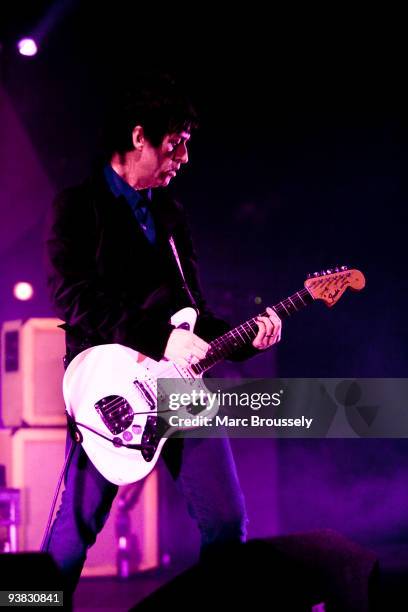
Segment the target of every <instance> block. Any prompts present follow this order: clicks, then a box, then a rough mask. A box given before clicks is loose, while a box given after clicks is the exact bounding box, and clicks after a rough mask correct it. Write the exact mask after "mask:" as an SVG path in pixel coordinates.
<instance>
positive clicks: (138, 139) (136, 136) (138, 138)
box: [132, 125, 145, 152]
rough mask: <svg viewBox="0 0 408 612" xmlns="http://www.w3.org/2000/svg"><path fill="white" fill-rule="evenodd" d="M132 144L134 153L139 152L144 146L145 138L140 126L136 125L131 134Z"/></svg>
mask: <svg viewBox="0 0 408 612" xmlns="http://www.w3.org/2000/svg"><path fill="white" fill-rule="evenodd" d="M132 142H133V146H134V147H135V149H136V151H139V152H141V151H142V149H143V146H144V142H145V138H144V131H143V128H142V126H141V125H136V126H135V127H134V128H133V132H132Z"/></svg>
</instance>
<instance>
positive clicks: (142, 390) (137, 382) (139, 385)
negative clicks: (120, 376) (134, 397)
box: [133, 379, 156, 410]
mask: <svg viewBox="0 0 408 612" xmlns="http://www.w3.org/2000/svg"><path fill="white" fill-rule="evenodd" d="M133 384H134V385H135V387H136V388H137V389H139V391H140V393H141V394H142V395H143V397H144V398H145V400H146V402H147V404H148V406H149V408H150V410H155V408H156V402H155V400H154V398H153V397H152V396H151V395H150V392H149V390H148V389H147V388H146V385H144V384H143V383H142V382H140V380H137V379H136V380H134V381H133Z"/></svg>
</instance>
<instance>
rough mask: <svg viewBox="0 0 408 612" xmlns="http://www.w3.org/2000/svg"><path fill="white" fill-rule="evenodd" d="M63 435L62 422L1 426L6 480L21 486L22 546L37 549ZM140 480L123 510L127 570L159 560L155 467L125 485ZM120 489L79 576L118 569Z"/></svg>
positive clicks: (58, 466) (0, 447)
mask: <svg viewBox="0 0 408 612" xmlns="http://www.w3.org/2000/svg"><path fill="white" fill-rule="evenodd" d="M65 439H66V432H65V429H64V428H62V427H61V428H45V427H44V428H43V427H42V428H21V429H19V430H17V431H15V432H13V430H11V429H0V464H4V465H5V466H6V476H7V486H9V487H13V488H16V489H20V491H21V524H20V526H19V529H18V532H19V533H18V543H19V550H20V551H36V550H39V547H40V545H41V541H42V537H43V533H44V530H45V526H46V523H47V518H48V514H49V511H50V508H51V502H52V498H53V496H54V492H55V488H56V485H57V480H58V477H59V474H60V471H61V469H62V466H63V462H64V453H65ZM142 486H143V488H142V489H141V491H140V494H139V495H137V496H136V497H137V499H136V501H135V504H134V505H133V507H132V508H131V509H130V510H129V513H128V515H127V519H128V531H129V532H130V533H131V540H132V542H133V546H131V548H130V560H129V565H130V568H129V570H130V572H131V573H133V572H137V571H144V570H147V569H152V568H155V567H157V566H158V565H159V535H158V533H159V532H158V474H157V471H156V470H154V471H153V472H152V473H151V474H150V476H149V477H148V478H146V479H145V480H144V481H143V483H136V484H135V485H129V487H142ZM126 489H127V488H126ZM124 490H125V487H120V488H119V493H118V495H117V497H116V499H115V501H114V503H113V506H112V510H111V513H110V516H109V519H108V521H107V523H106V525H105V527H104V529H103V530H102V532H101V533H100V534H99V536H98V539H97V541H96V544H95V545H94V546H93V547H92V548H90V549H89V552H88V558H87V561H86V564H85V567H84V570H83V573H82V575H83V576H109V575H115V574H116V572H117V565H116V560H117V550H118V539H117V520H118V511H119V506H120V503H121V498H123V494H124V493H125V492H126V493H131V491H129V490H127V491H124ZM60 495H61V492H60ZM58 505H59V502H58ZM58 505H57V508H58Z"/></svg>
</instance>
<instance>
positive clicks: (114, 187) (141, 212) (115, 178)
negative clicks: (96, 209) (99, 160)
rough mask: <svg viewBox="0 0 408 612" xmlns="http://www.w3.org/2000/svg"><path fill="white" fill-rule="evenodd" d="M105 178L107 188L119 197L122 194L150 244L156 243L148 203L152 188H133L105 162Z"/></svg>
mask: <svg viewBox="0 0 408 612" xmlns="http://www.w3.org/2000/svg"><path fill="white" fill-rule="evenodd" d="M104 175H105V179H106V181H107V183H108V185H109V189H110V190H111V192H112V193H113V195H114V196H115V198H119V197H120V196H123V197H124V198H125V199H126V201H127V203H128V204H129V206H130V208H131V209H132V211H133V214H134V215H135V217H136V219H137V221H138V223H139V225H140V227H141V228H142V230H143V232H144V234H145V236H146V238H147V239H148V240H149V242H151V243H152V244H155V243H156V228H155V225H154V220H153V215H152V213H151V211H150V203H151V200H152V190H151V189H143V190H140V191H138V190H136V189H133V187H131V186H130V185H129V184H128V183H127V182H126V181H124V180H123V178H122V177H121V176H119V174H118V173H117V172H115V170H114V169H113V168H112V166H111V165H110V164H107V165H106V166H105V168H104Z"/></svg>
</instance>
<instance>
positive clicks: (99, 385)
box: [63, 266, 365, 485]
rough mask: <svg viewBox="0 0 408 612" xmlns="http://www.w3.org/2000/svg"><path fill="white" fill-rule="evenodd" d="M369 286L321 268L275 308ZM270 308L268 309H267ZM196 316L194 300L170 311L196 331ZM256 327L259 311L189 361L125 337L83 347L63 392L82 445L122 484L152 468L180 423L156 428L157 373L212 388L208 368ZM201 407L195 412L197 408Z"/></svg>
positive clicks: (292, 309) (280, 310)
mask: <svg viewBox="0 0 408 612" xmlns="http://www.w3.org/2000/svg"><path fill="white" fill-rule="evenodd" d="M364 286H365V278H364V275H363V274H362V273H361V272H360V271H359V270H354V269H351V270H350V269H348V268H347V267H346V266H342V267H341V268H335V269H334V270H326V271H322V272H320V273H318V272H315V273H314V274H313V275H310V276H309V278H308V279H307V280H306V281H305V283H304V289H302V290H300V291H298V292H297V293H294V294H293V295H291V296H289V297H288V298H286V299H285V300H283V301H282V302H279V303H278V304H275V306H273V307H272V308H273V309H274V310H275V312H276V313H277V314H278V315H279V317H280V318H281V319H283V318H285V317H288V316H290V315H292V314H294V313H296V312H298V311H299V310H301V309H303V308H304V307H305V306H307V305H308V304H311V303H313V301H314V300H323V302H324V303H325V304H326V305H327V306H328V307H330V308H331V307H332V306H334V304H336V303H337V302H338V300H339V299H340V298H341V296H342V295H343V294H344V292H345V291H346V289H347V288H350V289H352V290H353V291H361V289H363V288H364ZM263 316H268V313H267V312H264V313H263ZM196 320H197V314H196V311H195V310H194V309H193V308H183V309H182V310H180V311H178V312H177V313H176V314H175V315H174V316H173V317H172V318H171V323H172V324H173V325H174V326H175V327H177V328H182V329H187V330H191V331H192V330H193V329H194V326H195V323H196ZM257 331H258V326H257V323H256V319H250V320H249V321H246V322H245V323H243V324H242V325H239V326H238V327H236V328H234V329H232V330H230V331H228V332H227V333H226V334H224V335H223V336H220V337H219V338H216V339H215V340H213V341H212V342H211V343H210V349H209V350H208V353H207V355H206V356H205V357H204V358H203V359H201V360H200V361H199V362H198V363H197V364H195V365H193V366H190V367H188V368H181V367H179V366H177V365H176V364H174V363H172V362H171V361H168V360H166V359H162V360H161V361H160V362H157V361H154V360H152V359H149V358H148V357H146V356H145V355H142V354H141V353H138V352H137V351H134V350H132V349H130V348H128V347H126V346H123V345H121V344H103V345H99V346H95V347H92V348H89V349H87V350H85V351H83V352H82V353H80V354H79V355H77V357H75V359H74V360H73V361H72V362H71V363H70V365H69V367H68V369H67V371H66V373H65V376H64V383H63V391H64V399H65V404H66V408H67V412H68V414H69V415H70V416H71V417H72V418H73V420H74V421H75V423H76V426H77V427H78V429H79V430H80V432H81V434H82V436H83V441H82V444H83V447H84V449H85V451H86V453H87V455H88V457H89V458H90V460H91V461H92V463H93V464H94V465H95V467H96V468H97V470H99V472H100V473H101V474H102V475H103V476H105V478H106V479H107V480H109V481H110V482H112V483H114V484H117V485H124V484H130V483H132V482H136V481H137V480H141V479H142V478H144V477H145V476H147V475H148V474H149V472H151V470H152V469H153V468H154V466H155V464H156V462H157V460H158V458H159V455H160V451H161V449H162V447H163V445H164V443H165V441H166V439H167V438H168V437H169V436H170V435H171V434H172V433H173V432H174V431H176V428H167V429H165V434H166V437H165V438H164V437H163V434H162V433H159V432H158V430H157V424H158V419H159V416H158V412H157V394H158V393H159V394H161V393H162V391H161V390H160V389H158V385H157V379H158V378H166V379H169V378H170V379H171V378H174V379H177V386H176V390H178V391H179V390H180V381H181V380H184V381H185V382H186V384H187V388H186V390H187V391H189V390H191V388H192V387H193V386H194V389H195V390H197V391H198V392H199V393H200V391H201V390H203V391H204V392H205V394H207V392H208V390H207V389H206V387H205V386H204V383H203V380H202V374H203V372H204V371H206V370H208V369H209V368H210V367H212V366H213V365H215V364H216V363H217V362H219V361H220V360H222V359H225V358H226V357H228V355H231V354H232V353H233V352H234V351H235V350H236V349H237V348H240V347H242V346H245V345H247V344H248V343H250V342H252V340H253V339H254V338H255V336H256V334H257ZM204 410H205V415H206V416H207V417H209V418H211V417H212V416H214V414H216V413H217V411H218V405H217V404H216V403H215V404H214V405H213V406H212V407H211V409H210V406H209V405H208V406H200V412H204ZM166 412H167V413H168V412H169V410H168V409H166ZM200 412H198V413H197V412H194V416H197V415H199V414H200ZM192 414H193V412H190V411H189V407H184V408H181V409H180V408H179V409H178V411H177V416H178V417H179V419H180V422H186V423H187V422H188V421H187V419H189V421H191V416H192ZM186 417H187V418H186ZM161 423H162V421H161V420H160V425H161ZM162 431H163V430H162ZM132 447H133V448H132Z"/></svg>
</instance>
